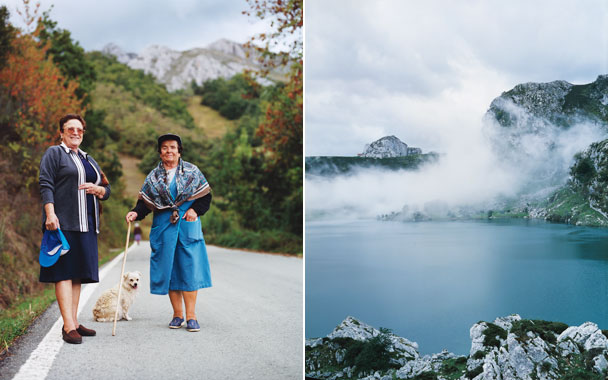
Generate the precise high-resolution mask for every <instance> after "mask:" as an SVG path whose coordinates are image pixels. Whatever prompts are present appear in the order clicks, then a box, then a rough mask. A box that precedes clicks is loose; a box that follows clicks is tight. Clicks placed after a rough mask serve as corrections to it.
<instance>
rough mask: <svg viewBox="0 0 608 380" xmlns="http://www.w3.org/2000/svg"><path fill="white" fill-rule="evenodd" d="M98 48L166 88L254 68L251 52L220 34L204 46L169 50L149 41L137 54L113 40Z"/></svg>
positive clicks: (183, 86) (172, 89)
mask: <svg viewBox="0 0 608 380" xmlns="http://www.w3.org/2000/svg"><path fill="white" fill-rule="evenodd" d="M102 52H103V53H104V54H107V55H113V56H115V57H116V58H117V59H118V61H119V62H121V63H124V64H126V65H128V66H129V67H131V68H132V69H140V70H143V71H144V72H145V73H146V74H152V75H154V76H155V77H156V78H157V80H158V81H159V82H161V83H163V84H165V85H166V86H167V89H168V90H169V91H175V90H179V89H184V88H186V87H188V86H189V85H190V83H191V82H192V81H194V82H196V83H197V84H199V85H200V84H202V83H203V82H205V81H207V80H212V79H217V78H220V77H221V78H230V77H232V76H234V75H235V74H238V73H240V72H242V71H243V70H244V69H252V70H256V69H257V67H256V66H257V64H256V61H255V57H256V55H255V52H254V54H250V56H249V57H247V53H246V52H247V51H246V49H245V48H244V47H243V45H242V44H239V43H237V42H234V41H230V40H228V39H225V38H222V39H220V40H217V41H215V42H214V43H212V44H210V45H209V46H207V47H206V48H194V49H190V50H186V51H178V50H173V49H171V48H169V47H167V46H163V45H150V46H148V47H146V48H145V49H144V50H143V51H142V52H141V53H140V54H134V53H125V52H124V50H122V49H121V48H120V47H119V46H118V45H116V44H112V43H110V44H107V45H106V46H105V47H104V48H103V50H102Z"/></svg>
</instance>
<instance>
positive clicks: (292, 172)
mask: <svg viewBox="0 0 608 380" xmlns="http://www.w3.org/2000/svg"><path fill="white" fill-rule="evenodd" d="M247 2H248V3H249V5H250V8H251V11H249V12H244V13H245V14H247V15H250V16H251V15H252V14H255V16H256V17H258V18H261V19H270V20H271V27H272V28H273V31H272V32H270V33H264V34H260V35H258V36H256V37H253V38H252V40H251V41H249V42H248V43H247V44H246V47H248V48H249V49H254V50H255V51H257V52H258V53H259V60H260V62H262V63H263V65H264V67H265V69H264V70H262V71H261V72H260V74H261V75H263V76H265V75H267V74H268V71H269V69H270V68H273V67H276V66H284V67H285V66H289V68H290V71H289V76H288V78H287V83H286V84H285V86H284V87H282V88H281V89H280V90H279V91H278V92H277V93H276V96H275V97H273V98H272V99H271V100H270V101H269V102H268V103H266V104H265V107H264V109H265V117H264V119H263V120H262V121H261V123H260V124H259V127H258V131H257V134H258V136H260V137H261V139H262V143H263V148H264V156H265V162H266V170H267V171H269V172H272V175H269V176H268V177H267V178H266V179H267V182H266V183H265V185H266V186H268V188H269V189H270V191H269V193H271V194H272V193H279V194H286V195H285V196H284V197H282V199H280V200H278V201H279V203H280V204H281V206H282V208H283V210H284V217H285V218H286V219H288V220H289V222H288V224H289V225H290V230H291V231H292V232H294V233H301V232H302V175H303V169H302V165H303V80H302V79H303V60H302V58H303V45H302V35H301V30H302V25H303V20H304V8H303V1H302V0H247ZM256 40H257V41H259V42H261V43H262V46H261V47H260V46H255V45H254V44H253V42H254V41H256ZM281 45H284V46H285V45H286V46H287V47H288V50H287V51H280V52H276V51H275V50H276V49H277V48H278V47H280V46H281Z"/></svg>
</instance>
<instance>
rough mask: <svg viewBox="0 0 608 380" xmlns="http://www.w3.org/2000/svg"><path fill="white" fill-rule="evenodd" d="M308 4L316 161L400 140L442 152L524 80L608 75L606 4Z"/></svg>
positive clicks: (309, 116) (309, 117) (310, 128)
mask: <svg viewBox="0 0 608 380" xmlns="http://www.w3.org/2000/svg"><path fill="white" fill-rule="evenodd" d="M583 3H584V4H581V3H580V2H577V1H561V2H555V1H548V0H543V1H537V2H527V1H523V0H522V1H513V2H506V3H505V2H500V1H498V0H495V1H481V0H477V1H467V2H456V1H439V0H435V1H427V2H409V1H388V0H379V1H374V2H369V1H350V0H349V1H332V2H323V1H319V0H307V1H306V2H305V6H306V12H305V15H306V20H305V21H306V35H305V38H306V60H305V70H306V76H305V80H306V87H305V89H306V97H305V101H306V155H354V154H356V153H358V152H360V151H361V149H362V147H363V146H364V145H365V144H366V143H370V142H371V141H373V140H375V139H378V138H380V137H382V136H383V135H388V134H394V135H396V136H397V137H399V138H401V139H403V140H404V141H405V142H406V143H407V144H410V145H416V146H420V147H421V148H422V149H423V150H425V151H428V150H438V151H443V150H445V149H447V148H448V146H449V145H450V143H451V142H452V141H454V140H455V139H456V140H458V138H459V133H460V131H463V130H464V131H467V130H468V129H469V128H474V127H473V126H475V125H478V123H477V120H479V119H480V118H481V117H482V116H483V114H484V113H485V111H486V110H487V108H488V107H489V105H490V102H491V101H492V99H494V98H495V97H497V96H499V95H500V94H501V93H502V92H503V91H507V90H509V89H511V88H512V87H514V86H515V85H516V84H518V83H522V82H530V81H533V82H549V81H553V80H556V79H564V80H567V81H570V82H572V83H587V82H591V81H593V80H594V79H595V78H596V77H597V75H598V74H601V73H605V72H608V67H607V65H608V45H607V41H608V35H606V34H605V33H604V31H605V30H606V28H607V27H608V23H607V21H606V17H607V16H606V14H607V6H606V5H605V3H604V2H602V1H601V0H587V1H584V2H583Z"/></svg>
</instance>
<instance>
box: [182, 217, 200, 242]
mask: <svg viewBox="0 0 608 380" xmlns="http://www.w3.org/2000/svg"><path fill="white" fill-rule="evenodd" d="M180 229H181V231H180V240H181V241H182V242H183V243H184V244H192V243H196V242H198V241H201V240H203V229H202V227H201V220H200V219H196V220H195V221H194V222H187V221H185V220H183V221H182V222H181V226H180Z"/></svg>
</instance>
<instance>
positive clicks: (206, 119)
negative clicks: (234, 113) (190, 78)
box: [188, 95, 235, 139]
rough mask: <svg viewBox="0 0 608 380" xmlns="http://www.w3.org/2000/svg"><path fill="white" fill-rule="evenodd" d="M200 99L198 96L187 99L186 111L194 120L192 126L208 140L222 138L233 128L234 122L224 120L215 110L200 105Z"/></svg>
mask: <svg viewBox="0 0 608 380" xmlns="http://www.w3.org/2000/svg"><path fill="white" fill-rule="evenodd" d="M201 99H202V97H201V96H199V95H195V96H192V97H190V98H188V111H189V112H190V114H191V115H192V118H194V125H195V126H196V128H197V129H198V130H202V131H203V133H204V134H205V136H207V137H208V138H210V139H219V138H222V137H224V135H225V134H226V132H227V131H228V130H230V129H232V128H234V126H235V122H234V121H230V120H227V119H225V118H224V117H223V116H222V115H220V113H219V112H217V111H216V110H214V109H212V108H210V107H207V106H204V105H202V104H201Z"/></svg>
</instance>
